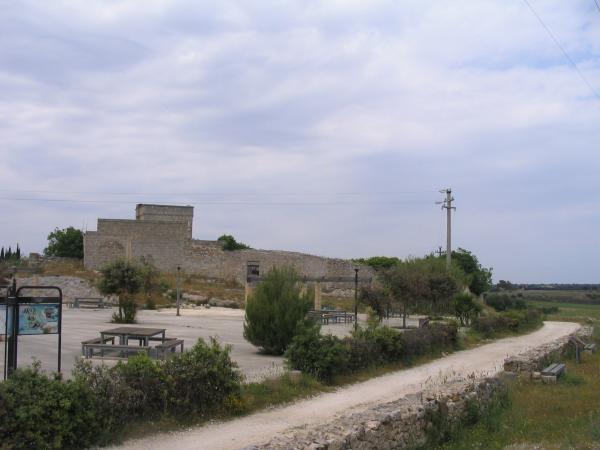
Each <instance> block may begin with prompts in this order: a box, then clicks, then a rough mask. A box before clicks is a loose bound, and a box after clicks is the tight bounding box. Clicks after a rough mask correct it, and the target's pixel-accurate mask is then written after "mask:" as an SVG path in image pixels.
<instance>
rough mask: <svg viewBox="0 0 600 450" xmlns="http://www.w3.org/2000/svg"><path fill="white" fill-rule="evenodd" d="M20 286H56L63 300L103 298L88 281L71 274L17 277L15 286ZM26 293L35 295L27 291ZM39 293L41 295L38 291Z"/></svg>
mask: <svg viewBox="0 0 600 450" xmlns="http://www.w3.org/2000/svg"><path fill="white" fill-rule="evenodd" d="M20 286H57V287H59V288H60V289H61V290H62V293H63V302H72V301H73V300H74V299H76V298H103V297H104V296H103V295H102V294H100V292H98V289H96V288H95V287H94V286H93V285H92V284H91V283H90V282H89V281H87V280H84V279H83V278H79V277H72V276H41V275H39V276H36V275H34V276H30V277H26V278H17V287H20ZM27 295H36V294H35V293H34V294H32V293H31V292H28V294H27ZM39 295H42V294H41V293H39Z"/></svg>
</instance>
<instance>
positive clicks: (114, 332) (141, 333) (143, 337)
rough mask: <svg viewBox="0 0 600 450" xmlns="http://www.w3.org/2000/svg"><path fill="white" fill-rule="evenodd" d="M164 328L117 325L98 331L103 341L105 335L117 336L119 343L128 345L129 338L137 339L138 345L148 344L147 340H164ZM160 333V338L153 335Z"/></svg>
mask: <svg viewBox="0 0 600 450" xmlns="http://www.w3.org/2000/svg"><path fill="white" fill-rule="evenodd" d="M165 331H166V329H165V328H142V327H117V328H111V329H110V330H104V331H101V332H100V338H101V339H102V341H104V340H105V339H106V338H107V337H110V336H114V337H118V338H119V345H129V339H137V340H138V341H139V344H140V345H142V344H143V345H144V346H146V347H147V346H148V343H149V341H157V340H160V341H161V342H164V341H165ZM159 334H160V335H161V337H160V338H156V337H155V336H158V335H159Z"/></svg>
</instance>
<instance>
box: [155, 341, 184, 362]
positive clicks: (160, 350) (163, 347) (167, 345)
mask: <svg viewBox="0 0 600 450" xmlns="http://www.w3.org/2000/svg"><path fill="white" fill-rule="evenodd" d="M177 347H180V349H179V351H180V353H183V339H169V340H165V341H164V342H163V343H162V344H158V345H157V346H156V347H154V349H155V356H156V359H165V357H167V356H168V355H169V353H175V352H176V351H177Z"/></svg>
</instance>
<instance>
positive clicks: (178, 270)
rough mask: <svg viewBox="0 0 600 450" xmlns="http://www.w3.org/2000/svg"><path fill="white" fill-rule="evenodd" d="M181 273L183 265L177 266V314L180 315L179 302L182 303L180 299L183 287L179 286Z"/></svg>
mask: <svg viewBox="0 0 600 450" xmlns="http://www.w3.org/2000/svg"><path fill="white" fill-rule="evenodd" d="M180 273H181V266H177V315H178V316H179V315H180V314H179V304H180V300H181V289H180V287H179V280H180Z"/></svg>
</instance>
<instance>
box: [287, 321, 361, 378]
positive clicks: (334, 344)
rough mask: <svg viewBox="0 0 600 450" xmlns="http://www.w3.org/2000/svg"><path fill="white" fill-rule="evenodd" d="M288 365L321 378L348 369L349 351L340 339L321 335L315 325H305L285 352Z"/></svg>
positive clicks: (332, 375)
mask: <svg viewBox="0 0 600 450" xmlns="http://www.w3.org/2000/svg"><path fill="white" fill-rule="evenodd" d="M285 357H286V358H287V361H288V365H289V366H290V367H291V368H292V369H296V370H301V371H302V372H304V373H308V374H310V375H313V376H314V377H316V378H318V379H320V380H323V381H331V380H332V379H333V377H334V376H336V375H339V374H340V373H344V372H345V371H347V369H348V364H349V362H350V353H349V351H348V348H347V347H346V346H345V345H344V344H343V343H342V341H341V340H340V339H339V338H337V337H335V336H332V335H330V334H329V335H326V336H321V334H320V332H319V327H318V326H317V325H314V326H309V327H306V328H305V329H304V330H302V332H301V333H300V334H298V335H296V336H295V337H294V339H293V341H292V344H291V345H290V346H289V348H288V349H287V351H286V353H285Z"/></svg>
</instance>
